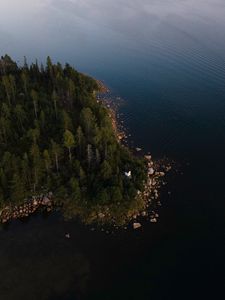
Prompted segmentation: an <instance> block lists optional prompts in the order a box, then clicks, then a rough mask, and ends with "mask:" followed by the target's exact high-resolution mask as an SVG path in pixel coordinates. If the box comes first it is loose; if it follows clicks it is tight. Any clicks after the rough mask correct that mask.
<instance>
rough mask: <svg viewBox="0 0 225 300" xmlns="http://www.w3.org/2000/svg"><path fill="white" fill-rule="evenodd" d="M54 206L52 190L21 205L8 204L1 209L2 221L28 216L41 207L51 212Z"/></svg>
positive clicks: (0, 221)
mask: <svg viewBox="0 0 225 300" xmlns="http://www.w3.org/2000/svg"><path fill="white" fill-rule="evenodd" d="M53 207H54V202H53V194H52V193H51V192H49V193H47V194H45V195H39V196H33V197H31V198H30V199H28V200H25V201H24V203H23V204H21V205H8V206H6V207H5V208H3V209H2V210H0V223H6V222H8V221H12V220H16V219H20V218H25V217H28V216H29V215H31V214H33V213H34V212H36V211H37V210H38V209H40V208H44V209H45V210H46V211H48V212H50V211H52V210H53Z"/></svg>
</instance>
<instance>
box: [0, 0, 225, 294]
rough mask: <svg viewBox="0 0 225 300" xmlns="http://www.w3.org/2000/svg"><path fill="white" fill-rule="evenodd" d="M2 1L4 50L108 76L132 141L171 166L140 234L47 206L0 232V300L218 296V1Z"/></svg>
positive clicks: (222, 24) (224, 149)
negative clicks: (152, 216)
mask: <svg viewBox="0 0 225 300" xmlns="http://www.w3.org/2000/svg"><path fill="white" fill-rule="evenodd" d="M3 2H4V3H3V4H2V7H1V10H0V41H1V44H0V52H1V53H2V54H4V53H6V52H7V53H8V54H10V55H11V56H12V57H13V58H15V59H17V60H19V61H22V60H23V59H22V58H23V56H24V55H26V56H27V58H28V60H29V61H32V60H34V59H35V58H38V59H39V61H43V60H44V59H45V57H46V56H47V55H51V56H52V57H53V59H54V60H55V61H56V60H59V61H62V62H65V61H68V62H69V63H71V64H73V65H74V66H75V67H77V68H78V69H79V70H80V71H82V72H85V73H88V74H91V75H92V76H94V77H96V78H99V79H102V80H104V81H105V82H106V84H107V85H108V86H110V87H111V89H112V90H113V91H114V93H116V94H117V95H120V96H121V97H122V98H123V99H124V100H125V104H124V105H123V106H122V107H121V112H122V113H123V120H124V122H125V126H126V127H127V128H128V131H129V133H130V134H131V140H132V141H133V144H134V145H135V146H138V147H141V148H143V149H144V151H146V152H148V151H150V152H151V153H152V154H153V155H154V157H156V158H161V157H164V156H166V157H168V158H169V159H171V160H174V161H176V164H177V165H178V166H179V172H178V173H171V175H170V176H168V185H167V186H166V187H165V188H164V189H163V190H162V194H161V200H162V204H163V205H162V207H161V208H160V209H159V214H160V219H159V222H158V223H157V224H149V223H146V224H144V223H143V225H144V226H142V228H141V230H140V231H135V232H134V231H132V230H128V231H124V232H118V233H116V234H113V235H106V234H105V233H103V232H92V231H90V230H89V229H88V228H85V227H83V226H82V225H81V224H78V223H77V222H75V221H74V222H70V223H66V222H64V221H63V220H62V219H61V217H60V216H53V215H52V216H50V217H48V218H42V217H41V216H34V217H32V218H31V219H30V220H29V221H28V222H26V223H21V222H15V223H13V224H11V225H10V226H9V227H8V228H7V229H6V230H4V231H1V232H0V276H1V278H0V279H1V280H0V299H1V300H2V299H3V300H11V299H25V300H26V299H34V300H36V299H38V300H40V299H50V300H51V299H52V300H53V299H54V300H55V299H56V300H57V299H60V300H67V299H71V300H72V299H73V300H74V299H104V300H105V299H140V300H142V299H163V300H164V299H165V300H168V299H223V298H224V296H225V295H224V294H225V293H224V284H225V258H224V254H225V192H224V188H225V171H224V169H225V37H224V32H225V2H224V1H223V0H204V1H203V0H195V1H194V0H186V1H180V0H179V1H178V0H170V1H166V0H157V1H156V0H143V1H138V0H133V1H128V0H120V1H119V0H116V1H103V0H86V1H79V0H73V1H66V0H52V1H51V0H49V1H47V0H40V1H37V0H36V1H32V3H30V1H27V0H22V1H21V3H20V5H18V1H15V0H10V1H3ZM12 5H14V8H15V9H14V10H12ZM168 191H170V192H171V195H169V194H168ZM66 232H70V234H71V239H70V240H67V239H65V236H64V235H65V233H66Z"/></svg>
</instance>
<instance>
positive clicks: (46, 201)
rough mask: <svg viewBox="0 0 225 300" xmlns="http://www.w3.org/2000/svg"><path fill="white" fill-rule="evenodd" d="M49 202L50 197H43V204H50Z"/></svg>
mask: <svg viewBox="0 0 225 300" xmlns="http://www.w3.org/2000/svg"><path fill="white" fill-rule="evenodd" d="M49 203H51V200H50V199H49V198H47V197H44V198H43V199H42V204H43V205H48V204H49Z"/></svg>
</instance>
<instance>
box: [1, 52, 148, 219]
mask: <svg viewBox="0 0 225 300" xmlns="http://www.w3.org/2000/svg"><path fill="white" fill-rule="evenodd" d="M98 90H99V86H98V84H97V82H96V80H94V79H92V78H91V77H89V76H87V75H84V74H82V73H80V72H78V71H76V70H75V69H74V68H73V67H72V66H70V65H69V64H65V65H64V66H63V65H61V64H60V63H56V64H54V63H53V62H52V60H51V58H50V57H47V61H46V64H44V65H43V64H39V63H38V62H37V61H36V62H35V63H32V64H29V65H28V63H27V62H26V59H24V63H23V65H22V66H19V65H18V64H17V63H16V62H14V61H13V60H12V59H11V58H10V57H9V56H8V55H5V56H2V57H1V59H0V208H4V207H5V206H7V205H8V206H9V205H10V206H13V205H20V204H21V203H23V202H24V201H29V199H30V198H31V197H32V196H34V195H40V194H45V193H48V192H51V193H52V194H53V196H54V203H55V205H56V206H57V205H58V206H60V207H61V209H62V212H63V214H64V216H65V217H66V218H72V217H78V218H80V219H81V220H82V221H84V222H86V223H90V222H93V221H99V220H101V221H102V222H109V221H110V222H123V220H124V219H126V218H127V217H128V218H129V215H132V214H133V212H134V211H136V210H137V209H138V207H140V206H142V205H143V203H142V201H141V199H139V198H138V197H137V194H138V191H142V190H143V186H144V184H143V183H144V181H145V180H146V166H145V163H144V160H143V159H141V158H137V157H135V156H134V155H133V154H132V153H131V152H130V151H129V149H128V148H126V147H125V146H123V145H122V144H121V143H119V142H118V139H117V136H116V132H115V130H114V128H113V126H112V120H111V118H110V116H109V112H108V110H107V108H106V107H105V105H104V103H102V102H101V101H100V102H99V101H97V100H96V92H97V91H98ZM126 172H130V174H132V176H127V175H126Z"/></svg>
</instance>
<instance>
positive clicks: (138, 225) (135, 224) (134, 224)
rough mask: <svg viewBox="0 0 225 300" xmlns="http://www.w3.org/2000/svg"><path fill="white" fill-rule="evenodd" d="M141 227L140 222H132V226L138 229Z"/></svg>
mask: <svg viewBox="0 0 225 300" xmlns="http://www.w3.org/2000/svg"><path fill="white" fill-rule="evenodd" d="M140 227H141V223H133V228H134V229H138V228H140Z"/></svg>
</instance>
